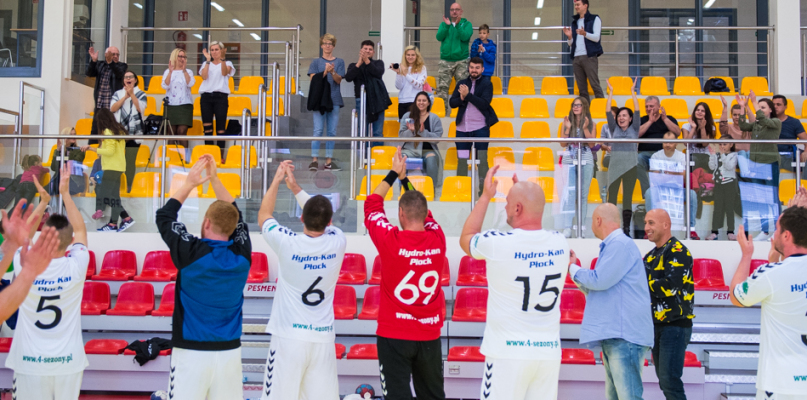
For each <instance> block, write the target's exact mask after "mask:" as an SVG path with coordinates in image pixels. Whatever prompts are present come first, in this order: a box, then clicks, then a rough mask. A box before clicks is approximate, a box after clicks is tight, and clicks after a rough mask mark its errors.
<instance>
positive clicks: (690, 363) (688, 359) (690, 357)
mask: <svg viewBox="0 0 807 400" xmlns="http://www.w3.org/2000/svg"><path fill="white" fill-rule="evenodd" d="M684 367H696V368H700V367H701V362H700V361H698V356H697V355H696V354H695V353H693V352H691V351H688V352H686V354H685V355H684Z"/></svg>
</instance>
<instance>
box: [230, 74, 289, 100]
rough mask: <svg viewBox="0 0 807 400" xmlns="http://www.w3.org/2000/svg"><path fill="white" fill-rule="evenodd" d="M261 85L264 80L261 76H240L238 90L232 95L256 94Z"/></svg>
mask: <svg viewBox="0 0 807 400" xmlns="http://www.w3.org/2000/svg"><path fill="white" fill-rule="evenodd" d="M263 83H264V80H263V77H262V76H242V77H241V81H239V82H238V90H236V91H235V93H234V94H240V95H247V94H258V87H259V86H261V85H263ZM281 93H282V92H281Z"/></svg>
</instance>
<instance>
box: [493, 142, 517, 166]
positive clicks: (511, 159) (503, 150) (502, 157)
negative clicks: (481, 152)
mask: <svg viewBox="0 0 807 400" xmlns="http://www.w3.org/2000/svg"><path fill="white" fill-rule="evenodd" d="M494 165H498V166H499V170H501V171H515V169H516V156H515V154H513V149H511V148H509V147H488V167H489V168H493V166H494Z"/></svg>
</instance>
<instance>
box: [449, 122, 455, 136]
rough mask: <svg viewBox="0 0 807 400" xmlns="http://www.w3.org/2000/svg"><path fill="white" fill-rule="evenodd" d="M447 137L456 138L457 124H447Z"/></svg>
mask: <svg viewBox="0 0 807 400" xmlns="http://www.w3.org/2000/svg"><path fill="white" fill-rule="evenodd" d="M448 137H457V122H456V121H451V123H450V124H448Z"/></svg>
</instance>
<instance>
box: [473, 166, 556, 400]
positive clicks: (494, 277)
mask: <svg viewBox="0 0 807 400" xmlns="http://www.w3.org/2000/svg"><path fill="white" fill-rule="evenodd" d="M498 169H499V166H498V165H497V166H494V167H493V168H491V169H490V170H489V171H488V174H487V176H486V177H485V185H484V190H483V192H482V196H480V197H479V200H477V202H476V205H475V206H474V209H473V211H471V214H470V215H469V216H468V219H467V220H466V221H465V226H463V228H462V234H461V235H460V247H462V250H463V251H464V252H465V254H467V255H469V256H471V257H473V258H475V259H477V260H485V261H486V262H487V268H488V269H489V270H490V271H491V273H490V274H488V275H487V276H488V290H489V292H490V294H489V295H488V304H487V310H488V317H487V318H488V321H487V323H486V324H485V334H484V338H483V340H482V348H481V349H480V351H481V352H482V354H484V355H485V371H484V372H485V377H484V378H483V380H482V389H481V394H480V397H479V398H480V399H488V400H526V399H557V397H558V376H559V374H560V360H561V349H560V296H561V292H562V291H563V282H565V281H566V277H565V276H564V274H565V273H566V271H567V268H568V265H569V258H570V249H569V243H568V242H567V241H566V239H565V238H564V237H563V236H562V235H561V234H559V233H558V232H555V231H547V230H544V229H543V227H542V223H541V220H542V218H543V214H544V205H545V203H546V199H545V197H544V191H543V190H542V189H541V187H540V186H538V185H537V184H535V183H533V182H521V181H519V180H518V177H517V176H516V175H515V174H514V175H513V181H514V182H515V183H514V184H513V187H512V188H511V189H510V192H509V193H508V194H507V205H506V206H505V212H506V214H507V224H508V225H510V226H511V227H512V228H513V229H512V230H511V231H510V232H501V231H499V230H496V229H490V230H487V231H485V232H482V222H483V221H484V219H485V214H486V212H487V209H488V205H489V204H490V202H491V200H492V199H493V197H494V196H495V195H496V182H494V180H493V176H494V175H496V171H497V170H498ZM536 252H538V253H536ZM519 254H521V255H523V256H522V257H519ZM536 254H540V255H536ZM514 255H515V257H514ZM536 267H540V268H536ZM541 285H542V289H541V292H540V293H539V294H535V292H532V290H536V289H537V286H541ZM531 288H534V289H531ZM531 292H532V293H533V295H532V297H530V293H531ZM513 338H521V339H519V340H522V339H523V338H527V339H528V340H531V341H533V343H536V342H537V343H541V344H544V345H540V346H525V347H518V346H510V345H509V344H510V342H511V340H513ZM546 344H548V345H546Z"/></svg>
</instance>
